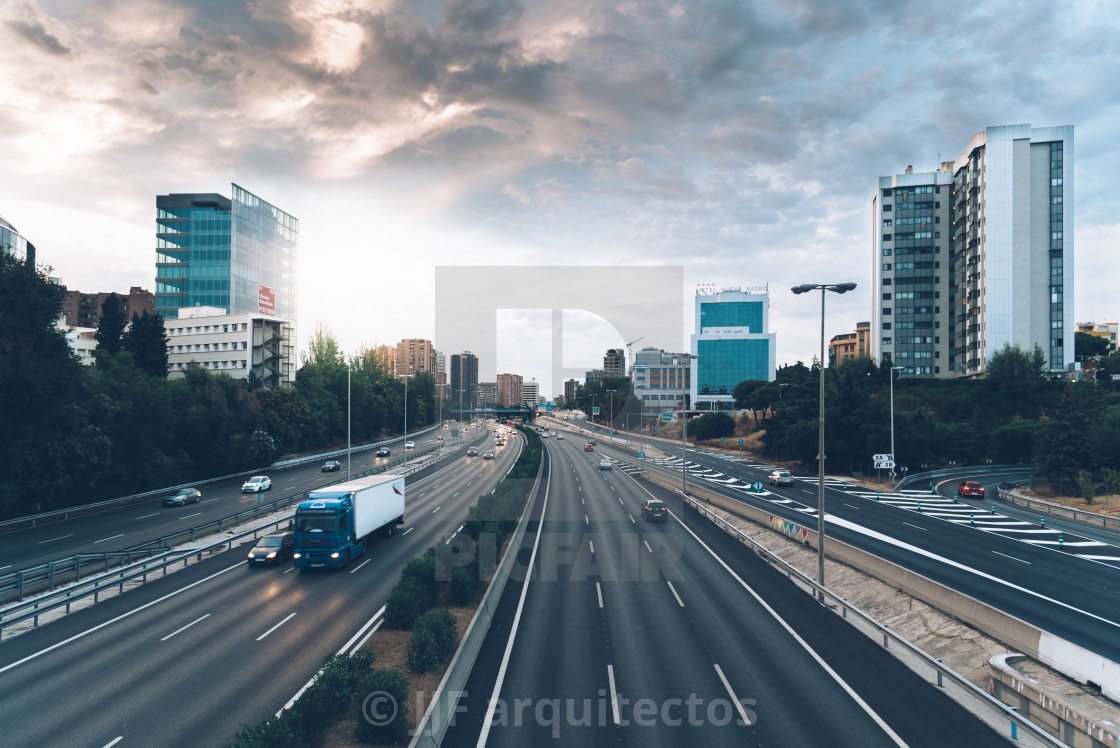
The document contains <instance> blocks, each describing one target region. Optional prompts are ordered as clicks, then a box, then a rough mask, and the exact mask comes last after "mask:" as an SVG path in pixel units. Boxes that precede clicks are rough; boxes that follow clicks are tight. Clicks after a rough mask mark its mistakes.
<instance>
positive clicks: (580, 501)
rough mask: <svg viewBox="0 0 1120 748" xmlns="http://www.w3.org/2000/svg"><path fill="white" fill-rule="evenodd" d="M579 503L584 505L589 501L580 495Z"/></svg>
mask: <svg viewBox="0 0 1120 748" xmlns="http://www.w3.org/2000/svg"><path fill="white" fill-rule="evenodd" d="M579 503H581V504H583V505H584V506H587V502H586V501H584V500H583V497H582V496H580V497H579Z"/></svg>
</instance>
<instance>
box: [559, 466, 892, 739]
mask: <svg viewBox="0 0 1120 748" xmlns="http://www.w3.org/2000/svg"><path fill="white" fill-rule="evenodd" d="M573 463H574V465H575V469H576V472H577V474H581V473H582V475H581V477H582V478H584V485H586V486H587V487H588V490H587V491H585V495H586V497H587V502H588V505H589V510H588V511H589V512H590V513H591V522H590V525H589V528H590V532H589V535H588V536H587V538H586V540H589V541H591V542H593V543H594V544H595V547H596V548H600V554H601V556H602V558H601V561H600V563H601V565H602V568H603V569H604V570H606V573H607V575H608V576H610V577H611V578H610V579H609V580H607V581H603V583H602V586H603V597H604V600H605V601H606V600H610V599H612V598H614V597H616V598H618V600H619V604H618V605H617V606H614V607H612V606H610V605H607V607H606V613H607V615H608V618H610V619H612V621H611V623H612V628H617V631H616V632H615V634H614V635H613V636H612V638H611V641H613V642H614V647H615V655H616V658H615V659H616V661H617V664H616V665H615V666H614V667H615V671H614V672H615V676H616V678H617V682H618V684H619V685H618V688H619V690H620V691H625V690H626V688H625V687H624V686H623V683H624V682H628V683H629V688H630V692H629V693H627V694H626V695H627V696H629V695H634V698H632V699H630V703H631V704H633V703H635V699H637V698H647V699H651V700H652V704H651V703H650V702H648V701H647V702H645V707H646V708H647V709H652V711H653V714H652V715H651V714H650V713H649V712H648V711H647V712H646V713H645V714H644V715H643V717H644V719H643V720H642V721H639V723H637V724H635V725H634V726H635V727H636V728H638V729H636V730H634V731H633V732H634V733H635V734H634V735H633V736H631V737H629V738H628V741H629V740H632V741H633V742H638V741H639V740H649V739H651V738H652V739H654V740H655V742H657V743H658V744H662V743H669V744H681V745H696V744H705V745H707V744H722V743H727V744H735V745H739V744H744V743H746V744H750V743H754V742H757V743H759V744H765V743H767V742H769V741H771V740H775V739H776V740H778V741H784V742H788V743H789V744H805V745H809V744H818V743H821V742H822V741H823V740H827V739H829V738H834V737H835V734H836V729H837V726H839V729H841V732H843V731H844V729H845V728H844V725H848V726H849V727H850V730H851V735H850V737H852V738H853V740H859V741H860V742H861V743H864V744H866V742H867V738H866V735H867V734H868V730H869V728H870V729H871V730H872V731H874V730H875V726H874V724H873V723H871V722H870V719H869V718H866V717H865V716H859V715H853V713H852V708H853V707H854V706H855V704H854V702H852V701H851V700H850V699H849V698H848V697H847V695H846V694H844V693H843V692H842V691H841V689H840V688H839V687H837V686H836V684H835V683H832V684H831V687H832V688H833V691H830V692H828V693H831V694H832V695H833V696H834V697H835V698H834V699H833V700H832V701H831V702H830V703H829V702H828V699H827V698H825V699H824V700H823V702H824V703H822V699H821V698H820V697H819V695H818V696H817V698H816V699H815V700H814V701H813V702H812V703H803V702H804V699H805V696H804V694H806V693H807V691H808V692H813V693H815V692H816V691H819V690H820V689H819V688H817V689H805V688H804V686H803V683H804V682H805V678H806V677H809V678H810V682H812V681H811V678H812V675H811V674H810V675H809V676H806V675H804V674H803V675H801V676H799V680H798V681H796V682H789V681H788V680H786V679H787V678H788V671H789V669H790V667H791V661H790V660H791V656H793V657H795V658H796V656H797V653H793V655H791V654H790V653H788V652H781V651H780V652H778V654H777V659H776V660H775V661H774V662H773V663H772V666H771V667H770V669H769V670H768V671H766V672H767V673H768V675H767V678H766V679H765V680H764V682H762V683H761V685H758V686H757V688H756V689H755V691H756V695H757V693H762V692H765V693H767V694H769V695H771V696H772V695H773V694H775V693H778V692H781V693H782V696H781V697H780V698H776V699H772V700H771V701H772V703H771V704H769V707H768V708H769V709H772V710H774V711H773V712H771V714H770V715H769V718H768V719H767V720H766V721H767V722H768V724H767V725H763V719H764V716H763V715H762V714H757V715H753V716H752V714H750V713H746V712H747V709H748V708H749V707H751V706H752V703H745V704H744V712H745V713H746V717H747V721H752V722H753V721H755V718H756V717H757V720H758V723H759V725H761V729H756V728H755V727H751V728H747V727H746V726H745V725H743V724H738V723H739V722H740V721H743V720H742V716H741V715H740V714H739V713H738V710H737V708H735V707H734V706H733V704H734V703H735V702H736V701H738V700H740V699H742V700H747V702H750V700H751V698H752V697H751V696H749V695H744V694H743V691H742V689H743V688H744V684H746V685H748V686H750V685H752V684H750V683H749V682H748V681H747V680H744V679H741V678H739V675H738V674H739V673H743V672H749V673H757V672H760V667H759V665H758V663H757V662H755V661H753V660H752V661H750V662H746V663H744V661H743V659H744V657H745V656H750V657H755V658H757V655H756V654H755V653H754V652H753V651H748V652H746V653H742V652H740V653H737V654H734V655H732V654H729V653H728V647H727V646H725V645H724V644H723V642H729V641H733V640H736V639H739V638H741V633H740V632H741V630H742V627H743V625H744V621H746V620H749V621H750V624H749V625H750V626H751V627H757V626H759V625H764V624H765V622H762V624H760V623H759V622H758V621H756V620H754V618H756V617H757V614H756V613H755V612H752V611H746V610H738V611H735V612H734V613H727V612H726V610H724V609H726V607H727V604H728V603H727V601H728V600H734V599H736V598H738V597H741V596H742V591H741V590H739V591H738V592H737V591H736V590H734V589H726V588H723V589H717V590H715V591H714V592H712V593H711V596H710V598H709V599H708V600H707V601H705V602H704V603H701V604H700V605H697V606H695V614H696V615H697V616H698V617H699V618H701V619H707V618H709V617H711V616H716V617H719V616H724V615H726V616H727V618H723V619H721V620H722V621H723V624H724V627H723V628H722V629H721V630H720V631H718V632H716V633H715V634H710V633H706V630H705V626H707V625H708V623H703V625H701V623H702V622H701V621H700V620H697V619H696V618H693V617H691V616H692V615H693V609H692V608H690V607H688V606H682V605H681V601H680V598H681V597H682V596H687V595H688V594H689V593H688V592H686V590H689V591H695V590H696V588H697V587H698V586H700V587H703V586H704V585H705V584H707V583H709V582H710V580H711V579H712V578H713V577H714V578H719V579H725V580H729V579H730V577H729V576H728V575H727V574H726V572H724V571H723V570H722V569H720V568H717V567H715V566H714V561H712V562H711V563H712V565H710V566H708V567H705V568H698V569H695V570H688V571H687V572H684V573H682V571H683V570H682V568H681V567H678V566H677V565H676V561H677V560H678V559H681V560H690V561H691V562H692V563H697V562H699V563H700V565H701V566H702V567H703V565H704V561H705V559H710V558H711V557H710V556H709V555H708V554H706V553H701V552H692V550H690V548H691V547H692V543H691V540H690V538H688V537H686V536H684V535H683V534H681V533H680V532H678V531H677V529H676V528H674V527H673V525H672V523H651V522H644V521H641V523H640V524H636V523H635V520H634V519H633V518H634V517H636V516H640V513H639V511H640V510H639V507H640V504H641V501H642V500H643V499H645V498H647V497H648V495H647V494H645V492H643V491H642V490H641V489H640V488H639V487H638V485H637V483H636V482H635V481H633V480H632V479H631V478H629V477H628V476H626V475H625V474H624V473H623V472H622V471H614V470H611V471H597V469H596V468H595V467H594V463H593V462H592V460H590V459H587V458H582V459H581V455H580V454H577V455H576V457H575V458H574V459H573ZM596 530H602V531H605V532H596ZM576 542H582V541H581V540H576V541H573V544H575V543H576ZM585 547H586V546H585V545H584V547H583V548H581V552H582V551H583V550H584V548H585ZM635 556H638V557H639V558H635ZM686 568H687V564H686ZM573 570H574V571H576V572H577V573H578V572H579V570H580V569H579V567H578V565H577V566H576V567H573ZM633 577H637V578H633ZM674 581H675V582H676V587H674V586H673V584H672V583H673V582H674ZM677 588H679V589H680V591H678V589H677ZM701 611H703V613H701ZM681 616H685V618H686V619H687V620H684V621H682V620H681ZM745 616H751V617H750V618H745ZM771 623H772V621H771ZM685 631H688V632H690V633H689V635H688V636H680V634H681V633H682V632H685ZM776 635H778V636H780V635H781V634H776ZM663 637H664V638H663ZM770 638H772V637H767V641H769V640H770ZM791 641H792V640H791ZM725 656H726V659H725ZM800 656H802V657H805V658H807V655H806V654H805V653H804V652H803V651H801V653H800ZM662 657H664V658H665V660H664V661H662V660H661V658H662ZM719 660H723V662H722V663H721V662H719ZM793 662H797V660H796V659H794V660H793ZM717 666H719V667H720V669H719V670H717V669H716V667H717ZM811 667H812V666H811V665H810V668H811ZM725 672H726V673H727V674H726V675H724V673H725ZM817 675H823V672H821V671H819V669H818V671H817ZM725 678H726V679H727V682H726V683H725V682H724V679H725ZM736 680H738V681H740V682H739V684H738V686H736V685H733V683H732V681H736ZM783 684H785V685H783ZM822 687H825V688H827V687H828V685H827V684H826V685H825V686H822ZM783 689H784V690H783ZM698 704H702V705H706V706H707V707H711V708H714V710H715V711H713V712H712V713H711V718H710V719H705V716H704V713H702V714H701V716H700V718H699V719H694V718H693V717H694V714H693V713H694V711H695V707H696V706H697V705H698ZM775 704H777V705H780V706H775ZM686 708H687V709H688V711H689V719H688V720H687V722H688V725H687V726H683V725H682V724H681V723H678V719H679V717H680V714H681V713H682V712H684V711H685V710H686ZM733 709H734V711H732V712H729V711H728V710H733ZM828 709H832V710H833V712H834V713H832V714H824V713H823V712H822V710H823V711H828ZM814 711H817V712H822V716H821V722H820V724H822V725H828V727H827V728H822V730H820V731H818V732H813V730H812V729H810V728H808V727H806V726H805V725H804V724H803V722H804V719H805V715H806V714H812V713H814ZM779 713H780V717H778V716H777V715H778V714H779ZM635 715H636V712H635ZM641 728H653V729H652V730H646V729H641ZM736 728H739V729H736ZM743 730H748V732H746V733H744V732H743ZM650 733H652V735H651V734H650ZM840 743H841V744H844V741H843V740H841V741H840ZM872 744H874V743H872Z"/></svg>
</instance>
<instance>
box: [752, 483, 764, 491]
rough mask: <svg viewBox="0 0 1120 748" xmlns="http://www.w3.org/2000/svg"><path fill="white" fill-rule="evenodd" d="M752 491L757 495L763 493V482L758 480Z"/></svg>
mask: <svg viewBox="0 0 1120 748" xmlns="http://www.w3.org/2000/svg"><path fill="white" fill-rule="evenodd" d="M751 490H752V491H754V492H755V493H762V481H760V480H756V481H755V482H754V483H752V484H751Z"/></svg>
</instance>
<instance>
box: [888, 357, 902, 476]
mask: <svg viewBox="0 0 1120 748" xmlns="http://www.w3.org/2000/svg"><path fill="white" fill-rule="evenodd" d="M905 368H906V367H905V366H892V367H891V370H890V375H891V459H892V460H893V459H894V373H895V372H896V371H902V370H903V369H905ZM895 464H897V462H896V463H895ZM891 480H892V482H893V480H894V468H891ZM891 490H892V491H893V490H894V488H893V487H892V488H891Z"/></svg>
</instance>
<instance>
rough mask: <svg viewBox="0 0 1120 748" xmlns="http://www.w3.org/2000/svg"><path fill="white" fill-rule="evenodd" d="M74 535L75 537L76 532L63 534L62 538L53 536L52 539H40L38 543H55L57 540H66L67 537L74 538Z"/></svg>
mask: <svg viewBox="0 0 1120 748" xmlns="http://www.w3.org/2000/svg"><path fill="white" fill-rule="evenodd" d="M72 537H74V533H70V534H69V535H63V536H62V537H60V538H51V539H50V540H40V541H39V542H38V543H37V545H42V544H43V543H53V542H54V541H56V540H66V538H72Z"/></svg>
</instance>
